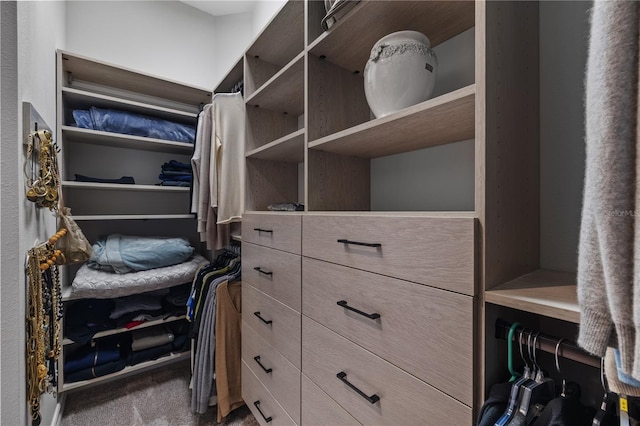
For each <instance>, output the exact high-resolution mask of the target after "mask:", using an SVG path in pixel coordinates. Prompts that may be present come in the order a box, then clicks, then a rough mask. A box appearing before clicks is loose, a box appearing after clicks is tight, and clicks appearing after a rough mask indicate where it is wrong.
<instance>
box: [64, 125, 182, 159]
mask: <svg viewBox="0 0 640 426" xmlns="http://www.w3.org/2000/svg"><path fill="white" fill-rule="evenodd" d="M62 134H63V135H64V140H65V142H78V143H83V144H86V143H92V144H95V145H105V146H113V147H120V148H131V149H140V150H145V151H157V152H168V153H171V154H191V153H192V152H193V144H190V143H184V142H173V141H165V140H162V139H154V138H145V137H143V136H132V135H125V134H121V133H111V132H103V131H100V130H91V129H81V128H78V127H72V126H62Z"/></svg>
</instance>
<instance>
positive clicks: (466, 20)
mask: <svg viewBox="0 0 640 426" xmlns="http://www.w3.org/2000/svg"><path fill="white" fill-rule="evenodd" d="M473 25H474V2H470V1H421V0H418V1H376V0H368V1H362V2H361V4H360V5H359V6H356V8H354V10H353V11H352V12H351V13H349V14H348V15H347V16H345V17H344V18H342V19H340V20H339V21H338V22H337V24H335V25H334V26H333V27H331V30H330V31H329V32H325V33H323V34H322V35H321V36H320V37H318V40H317V41H316V42H315V43H313V45H312V46H310V51H311V53H313V54H314V55H316V56H320V55H325V56H326V57H327V60H328V61H329V62H332V63H334V64H337V65H338V66H340V67H342V68H345V69H346V70H349V71H350V72H353V71H356V70H357V71H360V73H362V72H363V71H364V66H365V64H366V63H367V60H368V59H369V54H370V53H371V48H372V47H373V45H374V44H375V43H376V42H377V41H378V40H379V39H381V38H382V37H384V36H386V35H387V34H390V33H392V32H396V31H403V30H409V29H410V30H414V31H420V32H422V33H424V34H425V35H426V36H427V37H429V40H430V41H431V45H432V46H437V45H438V44H440V43H442V42H443V41H445V40H448V39H450V38H451V37H453V36H455V35H457V34H460V33H461V32H463V31H465V30H467V29H469V28H471V27H473Z"/></svg>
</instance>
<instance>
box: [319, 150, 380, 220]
mask: <svg viewBox="0 0 640 426" xmlns="http://www.w3.org/2000/svg"><path fill="white" fill-rule="evenodd" d="M308 161H309V165H308V167H309V170H308V175H309V176H308V180H309V192H308V199H309V206H308V207H307V210H320V211H324V210H357V211H359V210H369V209H370V205H371V194H370V190H369V181H370V166H369V163H370V162H369V160H367V159H364V158H357V157H348V156H346V155H338V154H333V153H330V152H324V151H317V150H309V152H308Z"/></svg>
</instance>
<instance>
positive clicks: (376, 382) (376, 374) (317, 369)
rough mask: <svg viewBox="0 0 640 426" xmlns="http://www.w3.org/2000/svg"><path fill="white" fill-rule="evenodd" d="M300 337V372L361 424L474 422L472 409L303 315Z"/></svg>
mask: <svg viewBox="0 0 640 426" xmlns="http://www.w3.org/2000/svg"><path fill="white" fill-rule="evenodd" d="M302 334H303V337H302V342H303V347H302V372H303V374H304V375H306V376H307V377H309V378H310V379H311V380H313V381H314V382H315V383H316V384H317V385H318V386H319V387H320V388H321V389H322V390H323V391H325V392H326V393H327V394H328V395H329V396H330V397H331V398H332V399H333V400H335V401H336V402H337V403H338V404H339V405H340V406H342V407H343V408H344V409H345V410H347V411H348V412H349V414H351V415H352V416H353V417H354V418H355V419H356V420H358V421H359V422H360V423H362V424H364V425H415V424H420V425H434V426H436V425H437V426H440V425H470V424H472V414H471V408H470V407H468V406H466V405H464V404H462V403H461V402H459V401H457V400H455V399H453V398H451V397H449V396H447V395H445V394H444V393H442V392H440V391H439V390H437V389H436V388H434V387H432V386H430V385H428V384H426V383H424V382H423V381H421V380H418V379H416V378H415V377H413V376H411V375H410V374H408V373H406V372H404V371H403V370H401V369H399V368H398V367H395V366H393V365H392V364H390V363H388V362H387V361H385V360H383V359H382V358H379V357H377V356H376V355H374V354H372V353H371V352H369V351H367V350H365V349H363V348H361V347H360V346H358V345H356V344H355V343H352V342H351V341H349V340H347V339H345V338H344V337H342V336H339V335H337V334H336V333H334V332H333V331H331V330H329V329H328V328H325V327H324V326H322V325H320V324H318V323H317V322H315V321H313V320H311V319H309V318H307V317H306V316H303V317H302ZM341 373H346V376H345V377H343V378H342V380H341V379H340V378H338V377H337V376H338V375H339V374H341ZM343 380H344V381H348V382H349V383H350V384H351V385H352V386H354V387H355V388H357V389H358V390H359V391H360V392H362V393H363V394H364V396H363V395H360V394H358V393H357V391H356V390H355V389H353V388H351V387H350V386H349V384H347V383H346V382H343ZM365 396H366V397H367V398H370V400H368V399H365ZM376 398H379V399H378V400H377V401H376ZM303 410H304V408H303Z"/></svg>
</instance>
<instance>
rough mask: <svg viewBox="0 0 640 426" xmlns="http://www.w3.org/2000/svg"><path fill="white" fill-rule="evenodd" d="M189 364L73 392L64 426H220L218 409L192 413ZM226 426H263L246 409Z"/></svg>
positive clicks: (63, 416) (65, 408)
mask: <svg viewBox="0 0 640 426" xmlns="http://www.w3.org/2000/svg"><path fill="white" fill-rule="evenodd" d="M189 380H190V372H189V363H188V362H180V363H176V364H172V365H169V366H167V367H165V368H161V369H157V370H153V371H151V372H147V373H141V374H139V375H137V376H132V377H129V378H122V379H119V380H115V381H113V382H108V383H105V384H102V385H97V386H94V387H91V388H88V389H79V390H77V391H75V392H73V391H72V392H70V393H69V394H68V395H67V397H66V401H65V407H64V412H63V414H62V422H61V425H62V426H87V425H92V424H101V425H107V426H205V425H216V424H217V423H216V413H217V408H216V407H209V410H208V411H207V413H206V414H202V415H198V414H193V413H191V390H190V389H189ZM221 424H222V425H225V426H259V424H258V421H257V420H256V419H255V417H253V415H252V414H251V412H250V411H249V409H248V408H247V407H246V406H243V407H240V408H238V409H237V410H235V411H234V412H232V413H231V414H229V416H227V418H226V419H225V420H224V422H223V423H221Z"/></svg>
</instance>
